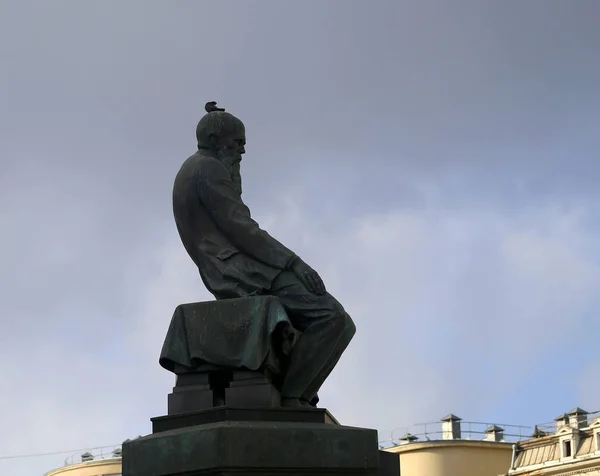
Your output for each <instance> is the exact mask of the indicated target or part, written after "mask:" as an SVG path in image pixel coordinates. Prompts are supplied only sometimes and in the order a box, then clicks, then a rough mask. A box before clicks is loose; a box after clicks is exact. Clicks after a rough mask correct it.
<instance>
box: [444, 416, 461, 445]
mask: <svg viewBox="0 0 600 476" xmlns="http://www.w3.org/2000/svg"><path fill="white" fill-rule="evenodd" d="M461 420H462V418H459V417H457V416H456V415H453V414H452V413H450V415H446V416H445V417H444V418H442V420H441V421H442V440H460V439H461V434H460V421H461Z"/></svg>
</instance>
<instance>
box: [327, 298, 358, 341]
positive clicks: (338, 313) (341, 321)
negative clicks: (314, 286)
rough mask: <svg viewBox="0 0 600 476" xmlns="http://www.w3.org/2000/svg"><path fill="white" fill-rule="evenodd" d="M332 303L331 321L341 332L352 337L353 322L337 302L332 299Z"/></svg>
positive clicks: (353, 330) (353, 332)
mask: <svg viewBox="0 0 600 476" xmlns="http://www.w3.org/2000/svg"><path fill="white" fill-rule="evenodd" d="M332 301H333V302H332V306H331V316H332V319H333V320H334V321H335V323H336V325H337V326H338V327H339V329H340V331H341V332H343V333H344V334H347V335H348V336H350V337H351V336H353V335H354V334H355V333H356V326H355V325H354V321H353V320H352V318H351V317H350V316H349V315H348V313H347V312H346V310H345V309H344V308H343V306H342V305H341V304H340V303H339V302H337V301H336V300H335V299H332Z"/></svg>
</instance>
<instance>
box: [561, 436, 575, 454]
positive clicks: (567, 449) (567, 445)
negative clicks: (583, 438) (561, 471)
mask: <svg viewBox="0 0 600 476" xmlns="http://www.w3.org/2000/svg"><path fill="white" fill-rule="evenodd" d="M571 456H573V448H572V447H571V440H565V441H563V444H562V457H563V458H570V457H571Z"/></svg>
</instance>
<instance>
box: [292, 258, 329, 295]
mask: <svg viewBox="0 0 600 476" xmlns="http://www.w3.org/2000/svg"><path fill="white" fill-rule="evenodd" d="M291 271H292V272H293V273H294V274H295V275H296V276H297V277H298V279H299V280H300V282H301V283H302V284H304V286H306V289H308V290H309V291H310V292H311V293H313V294H317V295H322V294H325V284H323V280H322V279H321V276H319V274H318V273H317V272H316V271H315V270H314V269H312V268H311V267H310V266H309V265H307V264H306V263H305V262H304V261H302V260H301V259H300V258H297V259H296V261H294V263H293V264H292V267H291Z"/></svg>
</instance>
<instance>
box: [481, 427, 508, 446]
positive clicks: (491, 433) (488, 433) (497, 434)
mask: <svg viewBox="0 0 600 476" xmlns="http://www.w3.org/2000/svg"><path fill="white" fill-rule="evenodd" d="M483 440H484V441H495V442H496V443H498V442H500V441H504V428H500V427H499V426H498V425H492V426H490V427H488V429H487V430H485V438H484V439H483Z"/></svg>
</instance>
